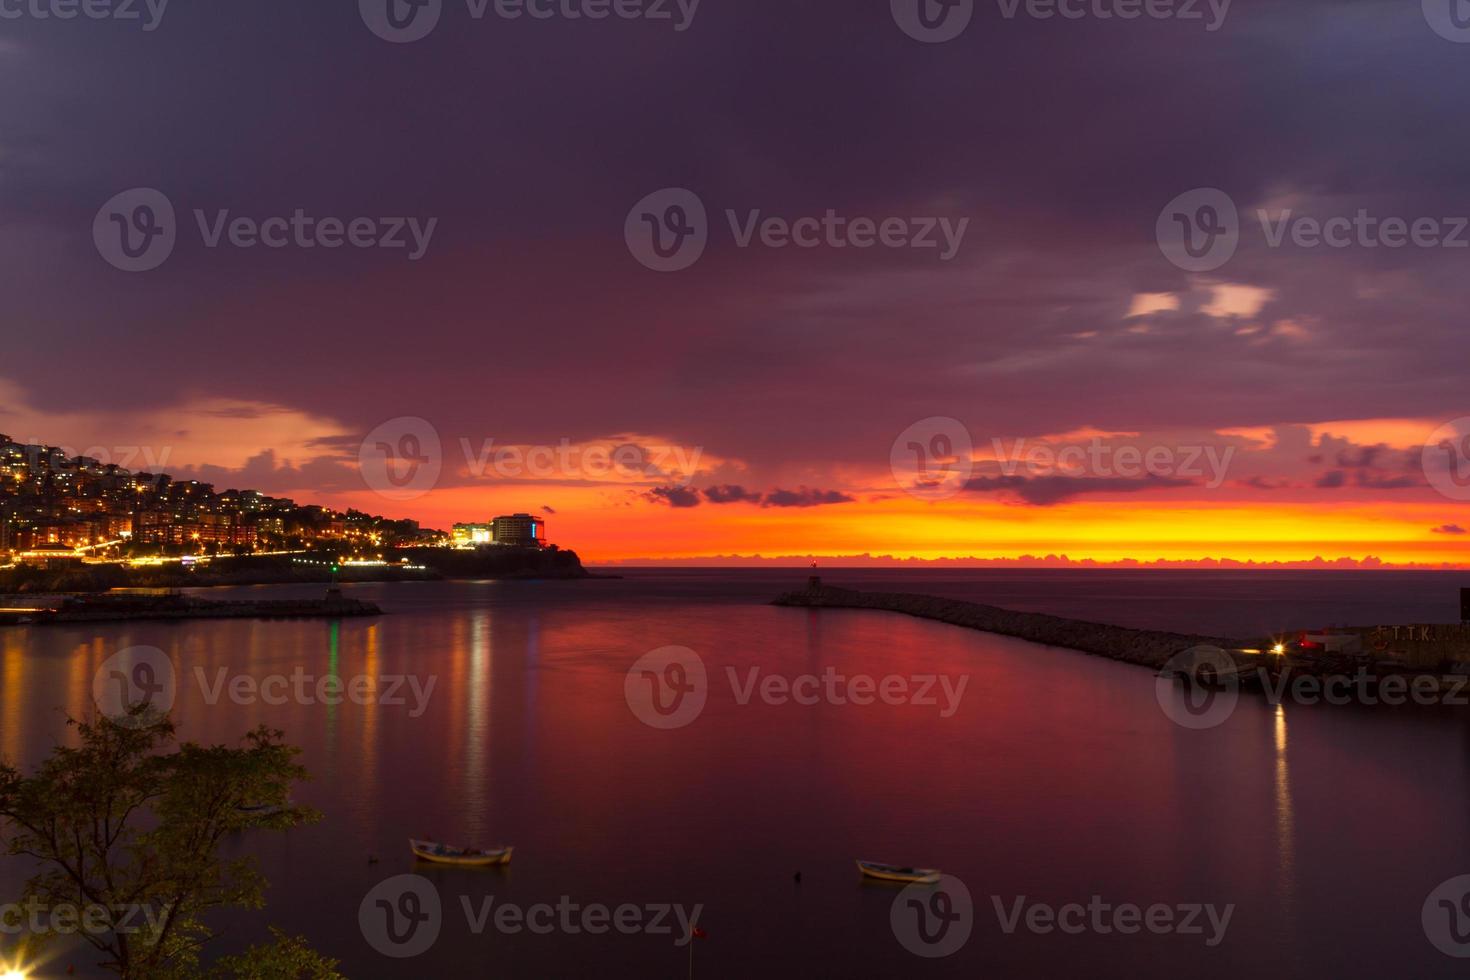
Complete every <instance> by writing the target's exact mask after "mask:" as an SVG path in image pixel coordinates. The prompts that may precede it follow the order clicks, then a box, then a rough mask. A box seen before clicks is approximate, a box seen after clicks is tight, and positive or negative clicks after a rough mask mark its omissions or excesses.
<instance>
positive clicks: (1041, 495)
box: [965, 475, 1197, 507]
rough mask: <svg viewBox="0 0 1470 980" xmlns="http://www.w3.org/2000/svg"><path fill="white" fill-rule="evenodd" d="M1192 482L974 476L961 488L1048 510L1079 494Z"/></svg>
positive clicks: (1153, 478)
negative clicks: (1014, 497) (1015, 498)
mask: <svg viewBox="0 0 1470 980" xmlns="http://www.w3.org/2000/svg"><path fill="white" fill-rule="evenodd" d="M1192 486H1197V484H1196V483H1195V482H1194V481H1192V480H1180V479H1175V478H1173V477H1164V476H1154V475H1149V476H1142V477H1122V476H1036V477H1025V476H977V477H974V478H973V479H971V480H970V481H969V482H967V483H966V484H965V489H966V490H972V491H975V492H977V493H996V492H999V493H1004V494H1010V495H1014V496H1016V497H1017V498H1019V499H1020V500H1022V501H1024V502H1025V503H1028V504H1031V505H1032V506H1035V507H1050V506H1052V505H1053V504H1060V503H1063V502H1065V501H1068V500H1072V499H1074V498H1076V497H1080V496H1082V495H1083V494H1113V493H1139V492H1142V491H1144V490H1162V489H1168V488H1173V487H1192Z"/></svg>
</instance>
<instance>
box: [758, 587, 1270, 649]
mask: <svg viewBox="0 0 1470 980" xmlns="http://www.w3.org/2000/svg"><path fill="white" fill-rule="evenodd" d="M773 605H777V606H802V607H808V608H814V609H877V610H882V611H884V612H897V613H904V614H905V615H909V616H917V617H918V618H920V619H932V620H935V621H937V622H941V623H948V624H950V625H952V626H964V627H967V628H969V629H976V630H984V631H985V632H987V633H997V634H999V635H1001V636H1013V637H1015V638H1017V639H1020V640H1029V641H1030V642H1032V643H1041V644H1045V645H1047V646H1054V647H1065V648H1067V649H1069V650H1078V651H1080V652H1082V653H1090V654H1094V655H1095V656H1099V657H1107V658H1109V659H1110V660H1120V661H1123V662H1124V663H1130V664H1137V665H1139V666H1141V667H1150V668H1152V669H1154V670H1158V669H1159V668H1160V667H1163V666H1164V664H1165V662H1166V661H1168V660H1169V658H1170V657H1172V656H1174V655H1175V654H1177V653H1181V652H1183V651H1185V650H1188V649H1190V648H1192V647H1196V646H1201V645H1208V646H1215V647H1221V648H1223V649H1225V650H1227V651H1228V650H1233V649H1237V648H1239V647H1242V646H1244V645H1245V644H1243V643H1241V642H1240V641H1239V640H1232V639H1227V638H1225V637H1218V636H1199V635H1191V634H1186V633H1165V632H1160V631H1157V630H1136V629H1128V628H1126V627H1122V626H1108V625H1106V624H1104V623H1089V622H1085V621H1083V620H1077V619H1066V618H1063V617H1061V616H1048V615H1046V614H1044V613H1028V612H1017V611H1015V610H1011V609H1002V608H1000V607H999V606H987V605H983V604H981V603H978V602H965V601H963V600H959V599H942V598H939V597H936V596H926V595H913V594H910V593H903V592H859V591H856V590H853V589H837V588H833V587H831V586H825V585H821V584H820V583H819V582H817V581H815V580H814V581H813V582H812V583H811V584H809V585H808V587H807V588H805V589H803V590H801V591H798V592H788V593H785V594H784V595H781V596H779V597H777V598H776V599H775V600H774V602H773Z"/></svg>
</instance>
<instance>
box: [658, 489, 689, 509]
mask: <svg viewBox="0 0 1470 980" xmlns="http://www.w3.org/2000/svg"><path fill="white" fill-rule="evenodd" d="M648 498H649V499H650V500H654V501H658V502H661V503H665V504H668V505H669V506H670V507H676V508H686V507H698V506H699V493H698V491H695V490H691V489H689V488H688V487H654V488H653V489H652V490H650V491H648Z"/></svg>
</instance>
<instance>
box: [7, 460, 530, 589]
mask: <svg viewBox="0 0 1470 980" xmlns="http://www.w3.org/2000/svg"><path fill="white" fill-rule="evenodd" d="M494 545H515V546H519V547H534V548H543V547H546V545H547V540H546V523H545V521H544V520H543V519H542V518H540V517H534V516H532V515H529V514H512V515H506V516H502V517H497V518H494V519H493V520H491V521H488V522H486V523H483V524H459V525H456V526H455V528H454V531H453V533H452V534H448V533H445V532H443V531H437V530H430V529H424V528H421V527H420V526H419V524H418V522H417V521H413V520H392V519H389V518H386V517H379V516H376V515H372V514H366V513H362V512H360V511H356V510H346V511H337V510H333V509H331V508H328V507H322V506H319V505H316V504H298V503H296V502H295V501H294V500H291V499H289V498H286V497H272V496H267V495H266V494H263V493H260V492H258V491H255V490H236V489H228V490H223V491H218V490H216V489H215V487H214V486H213V485H211V484H209V483H202V482H199V481H196V480H175V479H173V478H172V477H170V476H169V475H168V474H166V473H154V472H141V471H133V470H130V469H127V468H125V467H123V466H119V465H117V464H115V463H104V462H102V461H100V460H98V459H95V458H93V457H90V456H77V455H70V454H68V453H67V452H66V451H65V450H63V449H61V448H58V447H55V446H45V445H39V444H28V443H21V442H17V441H15V440H13V439H11V438H10V437H9V436H5V435H0V560H6V561H10V562H19V563H31V564H47V563H52V562H56V561H66V560H80V559H85V560H89V561H99V560H102V561H106V560H113V561H148V560H150V559H166V558H176V559H177V558H181V557H188V556H199V557H213V556H248V555H270V554H288V553H296V552H303V551H308V550H313V549H322V548H329V549H331V550H333V551H335V552H340V553H342V554H344V555H357V554H362V555H369V554H370V555H372V556H376V557H379V558H381V557H382V555H383V553H384V552H386V551H387V550H389V549H408V548H458V549H462V550H463V549H475V548H483V547H489V546H494Z"/></svg>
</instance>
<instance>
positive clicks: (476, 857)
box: [408, 840, 515, 867]
mask: <svg viewBox="0 0 1470 980" xmlns="http://www.w3.org/2000/svg"><path fill="white" fill-rule="evenodd" d="M408 846H409V848H410V849H411V850H412V851H413V856H414V857H416V858H418V859H419V860H420V861H432V862H434V863H435V864H457V865H460V866H462V867H485V866H486V865H491V864H509V863H510V855H511V852H512V851H514V850H515V848H513V847H497V848H493V849H491V850H488V851H478V850H474V849H472V848H468V847H451V846H450V845H448V844H440V843H438V842H436V841H431V840H410V841H409V842H408Z"/></svg>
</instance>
